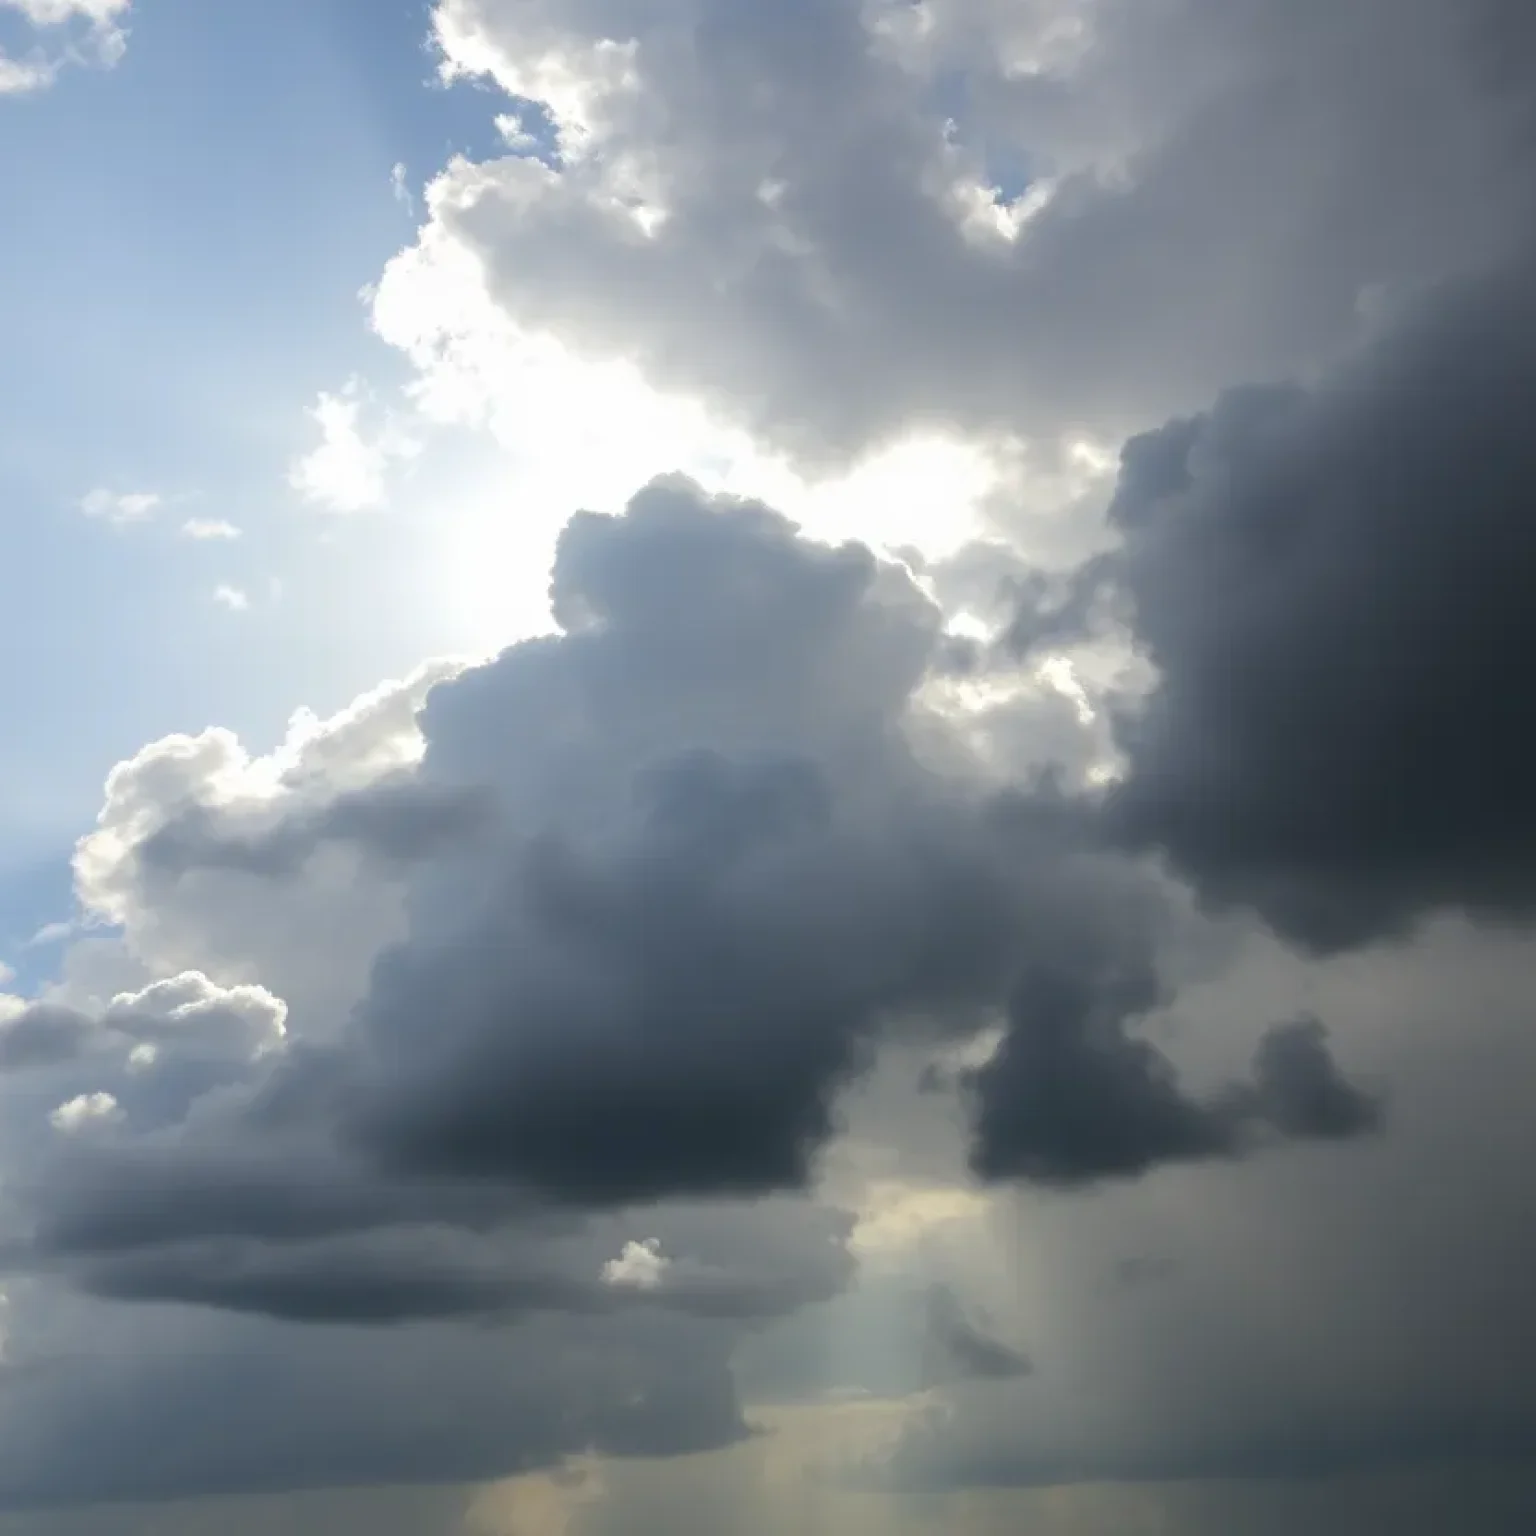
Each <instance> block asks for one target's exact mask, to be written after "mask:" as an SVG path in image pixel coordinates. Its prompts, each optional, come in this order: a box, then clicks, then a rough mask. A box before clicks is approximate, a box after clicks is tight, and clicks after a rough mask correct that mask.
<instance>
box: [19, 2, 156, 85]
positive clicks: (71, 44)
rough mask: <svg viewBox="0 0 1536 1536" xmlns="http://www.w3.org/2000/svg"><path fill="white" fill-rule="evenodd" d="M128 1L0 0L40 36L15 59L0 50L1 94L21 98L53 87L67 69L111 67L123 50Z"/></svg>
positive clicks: (126, 36)
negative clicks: (23, 53)
mask: <svg viewBox="0 0 1536 1536" xmlns="http://www.w3.org/2000/svg"><path fill="white" fill-rule="evenodd" d="M131 5H132V0H0V14H3V13H5V12H11V13H12V14H14V15H17V16H19V18H20V19H21V20H22V21H23V22H25V23H27V24H28V25H29V26H30V27H32V28H33V29H34V30H35V31H36V32H38V33H39V34H41V35H40V36H39V38H38V39H37V42H36V44H35V46H34V47H32V48H31V49H30V50H29V51H28V52H27V53H26V54H25V55H24V56H22V57H20V58H16V57H12V56H11V55H8V54H6V53H4V52H0V96H7V95H24V94H27V93H29V92H32V91H38V90H43V89H45V88H46V87H48V86H50V85H52V84H53V82H54V80H55V79H56V78H57V77H58V74H59V71H60V70H61V69H63V68H65V67H66V66H67V65H72V64H87V65H96V66H98V67H103V68H110V67H111V66H112V65H114V64H116V63H117V62H118V60H119V59H121V58H122V56H123V51H124V49H125V48H126V47H127V46H128V32H127V28H126V26H125V22H126V20H127V17H128V12H129V9H130V7H131Z"/></svg>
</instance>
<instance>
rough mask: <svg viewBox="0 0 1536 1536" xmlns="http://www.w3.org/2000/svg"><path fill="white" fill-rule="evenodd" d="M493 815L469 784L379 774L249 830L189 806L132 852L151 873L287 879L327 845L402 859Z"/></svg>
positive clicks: (448, 843)
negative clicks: (446, 786)
mask: <svg viewBox="0 0 1536 1536" xmlns="http://www.w3.org/2000/svg"><path fill="white" fill-rule="evenodd" d="M493 813H494V807H493V806H492V805H491V803H490V799H489V797H488V796H486V795H484V794H477V793H475V792H474V791H472V790H465V791H456V792H447V791H441V790H433V789H429V788H424V787H423V786H421V785H418V784H413V783H411V782H409V781H408V780H404V781H391V780H389V779H385V780H382V781H380V782H378V783H376V784H372V785H369V786H368V788H366V789H356V790H351V791H349V792H345V793H343V794H340V795H337V796H336V797H335V798H334V799H332V800H330V801H328V802H326V803H324V804H320V805H316V806H313V807H302V808H298V809H292V810H289V812H288V814H286V815H285V816H282V817H281V819H279V820H276V821H272V820H271V819H270V817H269V818H266V819H267V821H268V824H267V825H265V826H263V825H257V826H255V827H252V828H249V829H246V828H242V827H241V826H240V825H239V818H238V817H234V816H231V815H230V814H229V812H228V811H224V812H222V813H221V812H220V811H218V810H215V809H213V808H212V807H209V806H205V805H195V804H194V805H191V806H187V807H185V808H184V809H182V810H180V811H178V812H177V813H176V814H175V815H174V816H173V817H172V818H171V819H169V820H168V821H166V822H165V823H164V824H163V825H161V826H159V827H157V828H156V829H155V831H154V832H152V833H151V834H150V835H149V836H148V837H147V838H145V839H144V841H143V842H142V843H141V844H140V845H139V850H138V854H139V858H140V860H141V861H142V864H143V865H144V866H145V870H146V873H147V874H148V875H150V876H151V877H153V876H156V875H158V876H160V877H161V878H171V879H175V878H178V877H180V876H182V875H185V874H187V873H188V872H189V871H192V870H200V869H201V870H226V871H230V872H235V873H245V874H249V875H259V876H263V877H266V878H282V877H291V876H293V875H295V874H297V873H298V872H299V870H300V869H301V868H302V867H303V865H304V862H305V861H306V860H307V859H308V858H310V857H311V856H312V855H313V854H314V853H315V852H316V851H317V850H318V849H319V848H320V847H322V846H323V845H325V844H327V843H345V844H350V845H352V846H354V847H356V848H359V849H360V850H362V851H363V852H364V853H365V854H368V855H371V856H372V857H374V858H376V859H381V860H385V861H389V862H393V863H402V864H403V863H411V862H414V861H416V860H419V859H424V858H431V857H433V856H434V855H437V854H441V853H445V852H451V851H452V850H453V849H454V848H458V847H462V846H464V845H465V844H466V843H467V842H468V841H469V840H470V839H472V838H474V837H475V836H477V835H480V834H483V833H484V832H485V831H486V829H487V828H488V826H489V824H490V820H491V817H492V815H493ZM257 819H258V821H259V820H260V818H257Z"/></svg>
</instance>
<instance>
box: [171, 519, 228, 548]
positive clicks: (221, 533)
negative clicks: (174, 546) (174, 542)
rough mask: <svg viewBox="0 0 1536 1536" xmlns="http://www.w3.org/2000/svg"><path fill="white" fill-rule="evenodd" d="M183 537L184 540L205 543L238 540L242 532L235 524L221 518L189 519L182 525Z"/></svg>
mask: <svg viewBox="0 0 1536 1536" xmlns="http://www.w3.org/2000/svg"><path fill="white" fill-rule="evenodd" d="M181 536H182V537H183V538H184V539H198V540H201V541H203V542H205V543H206V542H209V541H216V540H220V539H223V540H229V539H238V538H239V537H240V536H241V535H240V530H239V529H238V528H237V527H235V525H234V524H233V523H227V522H225V521H224V519H223V518H221V517H189V518H188V519H187V520H186V522H184V523H183V524H182V525H181Z"/></svg>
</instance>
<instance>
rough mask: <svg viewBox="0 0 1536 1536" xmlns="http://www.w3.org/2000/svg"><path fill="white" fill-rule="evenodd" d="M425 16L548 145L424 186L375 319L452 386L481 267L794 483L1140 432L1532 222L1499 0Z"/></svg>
mask: <svg viewBox="0 0 1536 1536" xmlns="http://www.w3.org/2000/svg"><path fill="white" fill-rule="evenodd" d="M914 17H920V18H922V20H921V22H920V23H919V22H916V21H914V20H913V18H914ZM1511 17H1514V18H1515V22H1516V25H1514V26H1511V24H1510V18H1511ZM435 23H436V30H437V35H438V40H439V44H440V46H441V49H442V51H443V54H444V58H445V63H446V66H447V68H448V70H449V72H450V73H455V74H459V75H466V74H467V75H471V76H476V77H486V78H489V79H490V80H492V81H494V82H495V83H496V84H498V85H499V86H501V87H502V88H503V89H504V90H506V91H507V92H509V93H510V94H511V95H513V96H514V97H516V98H520V99H521V100H523V101H525V102H526V101H530V100H531V101H532V102H535V103H537V104H538V109H539V111H540V112H541V113H542V114H544V115H545V117H546V118H547V120H548V122H549V124H550V132H549V133H548V134H547V135H544V136H542V137H541V138H540V139H539V140H538V141H537V142H534V143H532V144H530V143H528V142H526V141H519V142H517V143H516V144H514V145H512V146H510V147H509V151H508V153H506V154H505V155H503V156H501V157H499V158H488V159H486V160H483V161H478V162H477V161H472V160H469V159H467V158H461V159H458V160H455V161H454V162H453V163H452V164H451V165H450V166H449V167H448V168H447V169H446V170H445V171H444V172H443V173H442V175H441V176H440V177H439V178H438V179H437V181H436V182H435V183H434V184H433V185H432V187H431V189H430V191H429V196H428V205H429V214H430V217H429V219H428V221H427V224H426V226H425V228H424V230H423V232H422V235H421V237H420V240H419V242H418V244H417V245H416V246H415V247H413V249H412V250H411V251H409V252H407V253H405V254H404V255H403V256H402V257H401V258H400V259H399V260H398V261H397V262H395V263H394V264H392V267H391V269H390V271H389V272H387V273H386V275H385V277H384V279H383V281H382V283H381V284H380V285H379V289H378V297H377V313H378V315H379V317H380V320H381V326H382V328H383V329H384V330H385V332H386V334H389V333H391V332H392V329H393V327H392V325H391V323H390V320H391V317H393V316H396V315H398V314H399V313H401V312H403V311H405V310H407V309H409V310H410V311H411V312H412V314H413V315H414V317H415V323H414V325H413V327H412V328H411V333H412V335H413V336H414V343H413V352H414V354H415V355H416V356H418V357H419V358H420V359H422V361H423V365H424V371H425V373H426V374H427V376H428V378H429V379H430V378H441V376H442V374H443V373H444V372H445V368H446V371H451V365H452V363H453V360H454V358H455V356H458V355H461V354H464V353H465V352H466V351H467V346H465V345H461V343H463V342H464V340H465V338H464V337H463V335H462V332H461V325H460V322H461V319H462V313H461V311H462V302H463V294H464V292H465V291H467V289H468V288H470V287H473V286H475V285H476V284H478V283H481V282H482V281H483V286H484V288H485V290H486V292H487V293H488V294H489V296H490V298H491V302H492V316H491V317H490V318H488V320H487V326H488V327H489V326H490V325H492V324H493V323H494V321H495V320H499V321H500V322H501V323H502V324H503V325H504V326H506V327H509V328H510V329H511V330H512V331H513V332H516V333H518V334H523V335H541V334H549V335H553V336H555V337H557V338H558V339H559V340H560V341H562V342H564V343H566V344H568V345H569V346H571V347H572V348H573V349H575V350H576V351H577V352H579V353H580V354H582V355H584V356H591V357H601V358H610V359H614V358H622V359H627V360H634V361H635V362H637V363H638V364H639V365H640V367H641V368H642V370H643V372H644V374H645V376H646V378H647V379H648V380H649V382H650V383H651V384H652V385H654V386H655V387H657V388H660V389H664V390H667V391H670V392H673V393H676V394H681V395H684V396H688V397H693V398H701V399H704V400H706V401H707V402H708V404H709V405H710V406H711V407H713V408H717V409H718V410H719V411H720V412H721V413H723V414H724V415H725V416H727V417H728V418H730V419H734V420H736V421H739V422H741V423H743V424H744V425H745V426H746V427H747V428H748V429H749V430H750V431H751V432H752V433H754V434H755V435H756V436H757V437H758V438H759V439H760V440H764V441H771V442H773V443H774V444H776V445H778V446H780V447H783V448H785V449H786V450H788V451H790V452H791V453H793V454H795V455H796V456H797V457H799V458H800V459H801V460H803V461H805V462H812V463H819V462H825V461H826V460H828V459H845V458H847V457H850V456H856V455H857V453H858V452H860V451H862V450H864V449H866V448H868V447H869V446H871V445H872V444H876V443H880V442H884V441H888V440H891V439H894V438H897V437H900V436H903V435H906V434H908V433H910V432H912V431H914V430H919V429H922V428H933V427H936V426H944V425H951V426H959V427H961V428H962V429H964V430H966V431H968V432H972V433H977V434H986V433H998V434H1002V435H1005V436H1009V435H1023V436H1026V437H1043V438H1047V439H1048V438H1050V437H1052V436H1053V435H1054V434H1055V433H1057V432H1060V431H1064V430H1068V429H1071V428H1078V429H1081V428H1083V427H1089V428H1091V429H1095V430H1097V431H1099V432H1101V433H1104V434H1108V435H1110V436H1119V435H1120V434H1121V433H1122V432H1124V431H1125V430H1127V429H1131V428H1134V427H1136V426H1139V425H1141V424H1144V423H1145V422H1146V421H1147V420H1149V419H1159V418H1161V417H1163V416H1166V415H1168V414H1169V413H1170V412H1171V411H1174V410H1179V409H1184V408H1189V407H1192V406H1193V405H1195V404H1196V403H1198V401H1200V400H1201V399H1204V398H1208V397H1209V395H1210V394H1212V393H1214V392H1215V391H1216V390H1217V389H1219V388H1220V387H1221V386H1222V385H1223V384H1225V383H1226V382H1228V381H1229V380H1231V379H1233V378H1239V377H1246V376H1250V375H1253V374H1256V373H1257V374H1259V375H1261V376H1262V375H1266V374H1268V373H1270V372H1271V371H1275V370H1282V369H1287V368H1291V367H1297V366H1308V365H1310V364H1311V363H1312V362H1313V361H1314V360H1315V359H1316V358H1317V357H1318V356H1320V355H1326V353H1327V352H1328V351H1329V350H1330V349H1331V348H1332V347H1333V346H1334V345H1335V344H1336V342H1337V339H1338V338H1339V337H1341V336H1346V335H1348V334H1350V333H1351V331H1352V330H1354V329H1355V328H1356V327H1357V326H1358V305H1359V301H1360V297H1361V294H1362V292H1363V291H1365V290H1366V289H1367V288H1369V287H1372V286H1375V287H1378V288H1380V287H1383V286H1385V287H1387V288H1389V289H1390V288H1393V287H1395V286H1398V285H1402V284H1411V283H1414V282H1418V281H1422V280H1426V279H1430V278H1433V277H1435V276H1438V275H1441V274H1444V273H1446V272H1447V271H1450V270H1455V269H1456V268H1459V267H1462V266H1465V265H1467V264H1470V263H1474V262H1477V261H1479V260H1483V259H1487V258H1488V257H1489V256H1491V255H1492V254H1494V253H1496V252H1497V251H1499V250H1500V249H1502V248H1504V247H1505V246H1506V245H1507V241H1508V239H1509V235H1510V231H1511V229H1514V228H1518V226H1519V223H1520V221H1521V219H1522V218H1523V217H1524V216H1525V212H1526V211H1527V210H1528V209H1529V207H1530V195H1529V187H1528V178H1527V177H1526V175H1525V168H1524V165H1525V162H1524V160H1523V158H1522V157H1523V151H1524V144H1523V141H1522V140H1521V139H1520V137H1519V129H1518V124H1517V123H1516V122H1515V121H1514V120H1513V118H1512V115H1511V113H1510V112H1509V111H1508V110H1506V101H1507V100H1508V98H1509V97H1510V96H1512V95H1513V94H1514V93H1515V92H1516V91H1518V89H1519V87H1518V85H1511V86H1509V87H1508V88H1507V89H1505V90H1504V93H1503V96H1502V97H1501V94H1500V90H1499V89H1498V88H1496V87H1495V86H1494V85H1493V84H1491V68H1490V63H1489V60H1490V58H1493V57H1502V59H1503V61H1504V64H1505V66H1506V68H1505V75H1504V78H1505V80H1506V81H1510V82H1513V81H1515V80H1516V79H1517V77H1518V73H1519V72H1518V68H1517V67H1515V66H1514V64H1513V61H1514V60H1515V59H1517V58H1519V57H1522V55H1521V54H1520V52H1519V50H1520V48H1521V47H1524V46H1528V42H1529V40H1528V38H1527V37H1526V36H1525V34H1524V33H1523V32H1522V31H1520V30H1519V28H1518V16H1517V13H1516V12H1515V11H1513V10H1512V8H1511V7H1510V6H1509V4H1508V3H1507V0H1479V3H1477V4H1474V5H1471V6H1465V5H1455V4H1450V3H1447V0H1410V4H1409V6H1408V9H1407V11H1406V12H1405V9H1404V7H1403V6H1402V5H1398V4H1388V3H1383V0H1342V3H1339V4H1332V5H1328V6H1323V5H1320V4H1316V3H1311V0H1309V3H1306V4H1303V5H1299V6H1291V7H1280V8H1276V7H1270V6H1264V5H1258V4H1252V3H1248V4H1244V5H1242V6H1240V7H1239V8H1238V9H1236V10H1234V8H1233V7H1232V6H1231V5H1230V4H1228V3H1227V0H1168V3H1166V4H1159V5H1157V6H1155V7H1153V8H1148V7H1146V6H1136V5H1131V4H1126V3H1118V0H1112V3H1107V4H1095V5H1076V4H1067V3H1061V4H1042V5H1030V6H1019V7H1008V6H999V5H996V4H993V3H989V0H944V3H939V4H933V5H927V6H923V7H921V8H915V7H910V6H907V5H905V4H904V3H901V4H898V3H881V0H876V3H870V4H854V3H842V0H839V3H836V4H832V5H816V4H809V3H803V0H801V3H795V4H791V5H780V6H775V7H772V8H766V9H765V8H756V9H752V8H745V7H740V6H726V5H720V4H710V3H707V0H676V3H668V4H662V5H657V6H654V7H651V8H649V9H646V10H641V9H640V8H637V7H635V6H633V5H630V4H627V3H625V0H594V3H590V4H580V5H573V4H569V3H567V0H538V3H536V4H517V5H513V4H509V3H506V0H449V3H444V4H440V5H439V6H438V7H437V8H436V11H435ZM1499 28H1503V29H1505V30H1506V31H1507V32H1508V34H1509V35H1508V36H1505V35H1504V34H1503V33H1501V32H1499V31H1498V30H1497V29H1499ZM1524 57H1528V55H1524ZM1360 60H1368V61H1369V67H1364V68H1362V67H1361V66H1360V64H1359V61H1360ZM1303 82H1304V83H1305V88H1304V89H1302V88H1301V85H1302V83H1303ZM551 140H552V143H551V142H550V141H551ZM1470 166H1475V167H1477V170H1476V172H1475V174H1468V173H1467V167H1470ZM461 269H462V272H463V277H462V278H461V280H459V281H457V282H454V281H450V280H448V274H449V273H458V272H460V270H461ZM434 270H441V272H442V273H443V274H444V279H445V280H444V281H443V282H442V283H432V282H430V281H429V280H428V279H429V277H430V274H431V273H432V272H433V271H434ZM433 294H436V298H432V297H431V295H433ZM420 300H426V301H427V302H425V303H422V302H417V301H420ZM485 382H488V381H485V380H482V383H485Z"/></svg>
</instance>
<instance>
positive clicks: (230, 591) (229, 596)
mask: <svg viewBox="0 0 1536 1536" xmlns="http://www.w3.org/2000/svg"><path fill="white" fill-rule="evenodd" d="M213 600H214V602H216V603H217V604H218V605H219V606H220V607H221V608H227V609H228V610H229V611H230V612H231V613H244V612H245V611H246V609H248V608H249V607H250V606H251V599H250V597H249V595H248V594H247V593H246V592H245V591H244V590H242V589H241V588H240V587H232V586H230V585H228V583H226V582H220V583H219V585H218V586H216V587H215V588H214V589H213Z"/></svg>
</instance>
